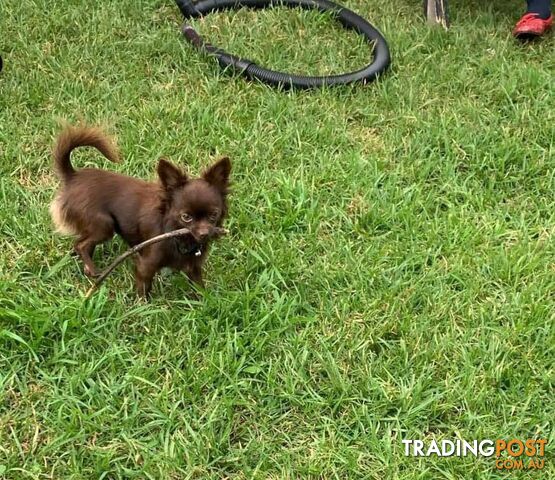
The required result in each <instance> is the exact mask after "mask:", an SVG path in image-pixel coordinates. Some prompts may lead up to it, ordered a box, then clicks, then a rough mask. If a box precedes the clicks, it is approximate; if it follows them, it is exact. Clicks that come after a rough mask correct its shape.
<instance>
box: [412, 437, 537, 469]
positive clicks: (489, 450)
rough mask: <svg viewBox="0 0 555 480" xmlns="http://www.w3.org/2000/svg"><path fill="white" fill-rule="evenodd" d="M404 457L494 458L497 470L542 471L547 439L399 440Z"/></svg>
mask: <svg viewBox="0 0 555 480" xmlns="http://www.w3.org/2000/svg"><path fill="white" fill-rule="evenodd" d="M401 442H402V443H403V445H404V450H405V456H407V457H434V456H435V457H453V456H455V457H469V456H473V457H485V458H490V457H494V458H495V468H497V469H498V470H541V469H542V468H543V467H544V466H545V459H544V456H545V446H546V445H547V440H546V439H533V438H529V439H524V440H519V439H516V438H513V439H509V440H505V439H497V440H471V441H466V440H461V439H456V440H441V441H440V442H436V441H435V440H431V441H429V442H424V441H423V440H401Z"/></svg>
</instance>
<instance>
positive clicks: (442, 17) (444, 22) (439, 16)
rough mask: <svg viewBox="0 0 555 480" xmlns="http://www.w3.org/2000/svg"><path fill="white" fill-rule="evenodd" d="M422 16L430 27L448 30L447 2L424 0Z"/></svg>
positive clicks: (445, 0) (443, 0)
mask: <svg viewBox="0 0 555 480" xmlns="http://www.w3.org/2000/svg"><path fill="white" fill-rule="evenodd" d="M424 15H426V18H427V19H428V23H429V24H431V25H441V26H442V27H443V28H445V29H447V28H449V9H448V5H447V0H424Z"/></svg>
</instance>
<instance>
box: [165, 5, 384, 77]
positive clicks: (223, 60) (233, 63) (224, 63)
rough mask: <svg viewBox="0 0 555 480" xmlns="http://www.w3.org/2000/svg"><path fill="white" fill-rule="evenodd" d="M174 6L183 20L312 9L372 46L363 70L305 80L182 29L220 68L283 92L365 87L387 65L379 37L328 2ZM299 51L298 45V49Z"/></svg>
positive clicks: (354, 16) (356, 17)
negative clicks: (263, 10)
mask: <svg viewBox="0 0 555 480" xmlns="http://www.w3.org/2000/svg"><path fill="white" fill-rule="evenodd" d="M176 3H177V6H178V7H179V9H180V10H181V13H182V14H183V16H184V17H185V18H186V19H189V18H196V17H201V16H203V15H204V14H206V13H210V12H214V11H217V10H225V9H233V8H242V7H246V8H257V9H260V8H271V7H290V8H295V7H299V8H303V9H315V10H318V11H320V12H322V13H324V12H329V13H331V14H332V15H333V16H334V18H335V19H336V20H338V21H339V22H340V23H341V24H342V25H343V26H344V27H345V28H349V29H352V30H355V31H356V32H357V33H359V34H361V35H363V36H364V37H365V38H366V40H367V41H368V43H370V44H373V45H374V51H373V55H374V59H373V61H372V63H370V64H368V65H367V66H366V67H364V68H362V69H360V70H357V71H355V72H351V73H345V74H341V75H329V76H316V77H309V76H304V75H293V74H290V73H283V72H276V71H273V70H268V69H266V68H263V67H260V66H259V65H256V64H255V63H254V62H253V61H252V60H247V59H245V58H240V57H237V56H235V55H233V54H230V53H227V52H225V51H224V50H222V49H221V48H217V47H215V46H213V45H211V44H209V43H206V42H205V41H204V40H203V38H202V37H201V36H200V35H199V34H198V33H197V32H196V31H195V30H194V29H193V27H191V26H190V25H188V24H187V23H185V24H184V25H183V29H182V30H183V35H185V38H186V39H187V40H188V41H189V42H190V43H191V44H192V45H193V46H194V47H195V48H197V49H199V50H202V51H204V52H207V53H209V54H211V55H213V56H215V57H216V58H217V60H218V63H219V64H220V66H221V67H222V68H228V67H230V68H231V69H233V70H235V71H237V72H239V73H241V74H242V75H244V76H246V77H247V78H249V79H257V80H260V81H261V82H263V83H267V84H269V85H272V86H279V87H283V88H316V87H324V86H332V85H343V84H348V83H353V82H361V83H368V82H371V81H372V80H375V79H376V78H377V77H378V75H379V74H381V73H382V72H383V71H384V70H385V69H386V68H387V67H388V66H389V63H390V56H389V48H388V46H387V42H386V41H385V39H384V37H383V36H382V34H381V33H380V32H379V31H378V30H377V29H376V28H374V27H373V26H372V25H371V24H370V23H369V22H367V21H366V20H365V19H364V18H362V17H360V16H359V15H357V14H356V13H354V12H352V11H351V10H349V9H347V8H344V7H341V6H339V5H337V4H335V3H333V2H331V1H329V0H201V1H200V2H198V3H193V2H192V0H176ZM299 48H302V45H299Z"/></svg>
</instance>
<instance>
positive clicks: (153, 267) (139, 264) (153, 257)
mask: <svg viewBox="0 0 555 480" xmlns="http://www.w3.org/2000/svg"><path fill="white" fill-rule="evenodd" d="M145 250H146V251H144V252H142V254H139V255H137V260H136V262H135V284H136V286H137V294H138V295H139V296H140V297H142V298H148V296H149V295H150V290H151V289H152V280H153V278H154V275H156V272H157V271H158V270H160V268H161V265H160V255H159V254H158V253H157V250H156V249H153V248H149V249H145Z"/></svg>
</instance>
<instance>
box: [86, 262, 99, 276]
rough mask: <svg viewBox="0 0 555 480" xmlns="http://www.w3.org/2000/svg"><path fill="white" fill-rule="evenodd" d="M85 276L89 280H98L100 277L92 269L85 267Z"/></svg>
mask: <svg viewBox="0 0 555 480" xmlns="http://www.w3.org/2000/svg"><path fill="white" fill-rule="evenodd" d="M85 275H86V276H87V277H89V278H98V277H100V273H98V272H97V271H96V270H95V269H94V268H90V267H88V266H87V265H85Z"/></svg>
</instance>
